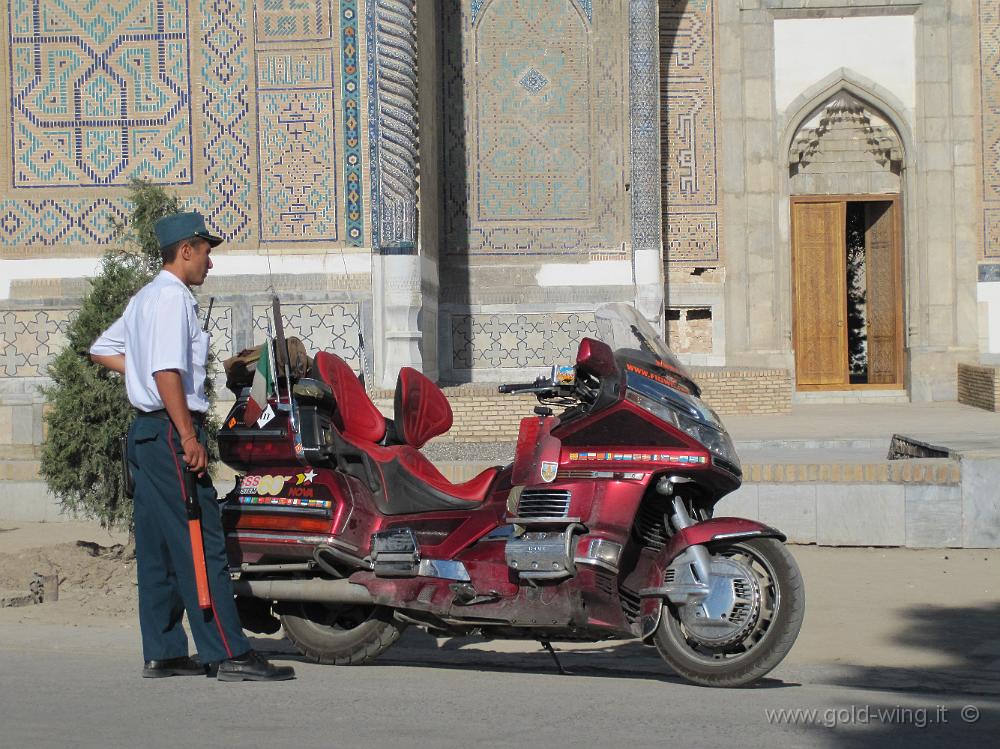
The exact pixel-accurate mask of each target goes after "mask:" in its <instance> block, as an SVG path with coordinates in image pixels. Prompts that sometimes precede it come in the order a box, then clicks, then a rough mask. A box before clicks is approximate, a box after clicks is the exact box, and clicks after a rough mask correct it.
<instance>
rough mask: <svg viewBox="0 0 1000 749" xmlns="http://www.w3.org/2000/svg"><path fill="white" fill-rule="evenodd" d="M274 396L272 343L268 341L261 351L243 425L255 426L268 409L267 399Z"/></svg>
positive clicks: (244, 413)
mask: <svg viewBox="0 0 1000 749" xmlns="http://www.w3.org/2000/svg"><path fill="white" fill-rule="evenodd" d="M273 394H274V383H273V380H272V379H271V343H270V341H268V342H267V343H265V344H264V345H263V346H261V350H260V358H259V359H258V360H257V371H255V372H254V373H253V384H252V385H251V386H250V399H249V400H248V401H247V407H246V410H245V411H244V412H243V424H244V425H246V426H250V425H251V424H255V423H256V422H257V419H259V418H260V415H261V414H262V413H264V409H265V408H267V399H268V398H270V397H271V396H272V395H273Z"/></svg>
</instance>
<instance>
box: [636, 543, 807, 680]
mask: <svg viewBox="0 0 1000 749" xmlns="http://www.w3.org/2000/svg"><path fill="white" fill-rule="evenodd" d="M711 551H712V555H713V557H715V556H724V557H729V558H731V559H733V560H734V561H736V562H738V563H740V564H743V565H744V566H745V567H748V568H749V569H750V571H751V572H752V573H753V575H754V577H755V578H756V579H757V583H758V585H759V590H760V594H761V596H760V598H761V600H760V605H759V607H758V608H757V611H756V617H755V620H754V621H753V622H751V623H750V625H749V626H748V627H747V629H746V632H745V636H742V637H741V638H740V639H739V640H738V641H737V642H733V643H729V644H727V645H726V646H724V647H711V646H708V645H706V644H704V643H703V642H699V640H698V638H697V637H695V636H694V635H693V634H692V633H691V632H689V631H688V630H687V629H686V628H685V625H684V623H683V622H682V621H681V615H680V612H679V611H678V609H677V607H675V606H674V605H673V604H670V603H665V605H664V607H663V611H662V614H661V617H660V624H659V626H658V627H657V630H656V633H655V634H654V636H653V642H654V644H655V645H656V649H657V650H658V651H659V653H660V657H662V658H663V660H664V661H666V663H667V665H668V666H670V668H671V669H673V671H674V672H675V673H676V674H677V675H678V676H682V677H684V678H685V679H687V680H688V681H690V682H693V683H695V684H698V685H701V686H706V687H743V686H747V685H749V684H753V683H754V682H755V681H757V680H759V679H760V678H762V677H763V676H764V675H765V674H767V673H768V672H769V671H770V670H771V669H773V668H774V667H775V666H777V665H778V664H779V663H780V662H781V660H782V659H783V658H784V657H785V656H786V655H787V654H788V651H789V650H791V648H792V645H793V644H794V643H795V638H796V637H797V636H798V634H799V629H800V627H801V626H802V617H803V615H804V614H805V602H806V599H805V587H804V586H803V583H802V576H801V574H800V573H799V568H798V566H797V565H796V564H795V560H794V558H792V555H791V554H790V553H789V552H788V550H787V549H786V548H785V547H784V545H783V544H781V543H780V542H779V541H777V540H775V539H772V538H758V539H752V540H749V541H739V542H736V543H731V544H725V545H717V546H713V548H712V549H711Z"/></svg>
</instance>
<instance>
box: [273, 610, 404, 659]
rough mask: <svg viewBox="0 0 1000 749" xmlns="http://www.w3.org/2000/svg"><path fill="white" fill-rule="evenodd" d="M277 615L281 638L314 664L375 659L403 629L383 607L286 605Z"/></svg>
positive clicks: (396, 638) (389, 611) (397, 637)
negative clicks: (283, 635)
mask: <svg viewBox="0 0 1000 749" xmlns="http://www.w3.org/2000/svg"><path fill="white" fill-rule="evenodd" d="M283 608H284V611H283V612H282V614H281V626H282V627H283V628H284V630H285V636H286V637H288V639H289V640H290V641H291V643H292V644H293V645H294V646H295V647H296V648H297V649H298V651H299V652H300V653H302V655H304V656H306V657H307V658H309V659H310V660H313V661H315V662H316V663H327V664H333V665H336V666H360V665H362V664H364V663H368V662H370V661H372V660H374V659H375V658H376V657H378V656H379V655H380V654H381V653H383V652H385V651H386V650H388V649H389V647H390V646H391V645H392V644H393V643H394V642H396V640H398V639H399V636H400V635H401V634H402V633H403V630H404V629H405V628H406V625H405V624H401V623H399V622H397V621H396V620H395V619H393V617H392V609H387V608H385V607H384V606H353V605H344V606H336V605H326V604H320V603H296V604H286V605H285V606H284V607H283Z"/></svg>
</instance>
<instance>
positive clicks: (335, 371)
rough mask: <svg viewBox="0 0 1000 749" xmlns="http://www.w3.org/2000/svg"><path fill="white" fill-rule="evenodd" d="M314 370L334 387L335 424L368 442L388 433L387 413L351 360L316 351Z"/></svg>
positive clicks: (349, 435) (345, 432)
mask: <svg viewBox="0 0 1000 749" xmlns="http://www.w3.org/2000/svg"><path fill="white" fill-rule="evenodd" d="M313 373H314V374H315V375H316V376H318V377H319V378H320V379H322V380H323V381H324V382H326V384H327V385H329V386H330V387H331V388H333V397H334V398H335V399H336V401H337V410H336V412H335V414H334V424H336V426H337V428H338V429H339V430H340V431H341V432H343V433H344V434H345V435H346V436H348V437H354V438H356V439H359V440H364V441H366V442H378V441H379V440H380V439H382V437H384V436H385V417H384V416H382V413H381V412H380V411H379V410H378V409H377V408H376V407H375V404H374V403H372V401H371V398H369V397H368V393H366V392H365V387H364V385H362V384H361V382H360V381H359V380H358V378H357V376H356V375H355V374H354V370H353V369H351V367H350V365H349V364H348V363H347V362H345V361H344V360H343V359H341V358H340V357H339V356H337V355H336V354H330V353H327V352H326V351H321V352H319V353H318V354H316V359H315V362H314V364H313Z"/></svg>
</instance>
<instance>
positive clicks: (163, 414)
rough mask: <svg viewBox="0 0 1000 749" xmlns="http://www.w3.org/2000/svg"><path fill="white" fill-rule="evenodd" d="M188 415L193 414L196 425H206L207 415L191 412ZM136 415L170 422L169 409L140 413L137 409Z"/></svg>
mask: <svg viewBox="0 0 1000 749" xmlns="http://www.w3.org/2000/svg"><path fill="white" fill-rule="evenodd" d="M188 413H190V414H191V418H192V420H194V422H195V423H196V424H204V422H205V414H204V413H203V412H201V411H189V412H188ZM135 415H136V416H137V417H140V416H142V417H145V418H148V419H163V420H165V421H170V414H168V413H167V409H165V408H158V409H156V410H155V411H140V410H139V409H138V408H137V409H135Z"/></svg>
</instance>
